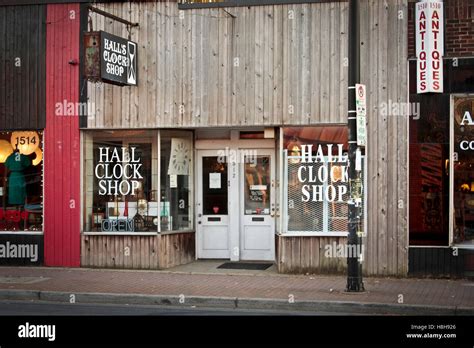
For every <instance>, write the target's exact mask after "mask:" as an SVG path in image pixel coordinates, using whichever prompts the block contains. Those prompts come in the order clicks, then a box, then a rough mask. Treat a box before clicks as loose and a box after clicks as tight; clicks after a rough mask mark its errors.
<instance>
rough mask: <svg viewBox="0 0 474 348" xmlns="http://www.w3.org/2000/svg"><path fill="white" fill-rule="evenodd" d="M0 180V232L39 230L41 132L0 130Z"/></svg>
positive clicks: (41, 193) (40, 209) (41, 208)
mask: <svg viewBox="0 0 474 348" xmlns="http://www.w3.org/2000/svg"><path fill="white" fill-rule="evenodd" d="M0 180H1V182H0V199H1V204H2V206H1V209H0V231H42V230H43V137H42V133H41V132H36V131H15V132H0Z"/></svg>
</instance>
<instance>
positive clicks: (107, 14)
mask: <svg viewBox="0 0 474 348" xmlns="http://www.w3.org/2000/svg"><path fill="white" fill-rule="evenodd" d="M87 8H88V10H89V11H91V12H95V13H97V14H100V15H102V16H104V17H107V18H110V19H113V20H114V21H117V22H120V23H123V24H125V25H128V26H130V27H138V26H139V24H138V23H132V22H130V21H127V20H126V19H123V18H120V17H118V16H116V15H113V14H111V13H108V12H105V11H102V10H99V9H98V8H96V7H94V6H88V7H87Z"/></svg>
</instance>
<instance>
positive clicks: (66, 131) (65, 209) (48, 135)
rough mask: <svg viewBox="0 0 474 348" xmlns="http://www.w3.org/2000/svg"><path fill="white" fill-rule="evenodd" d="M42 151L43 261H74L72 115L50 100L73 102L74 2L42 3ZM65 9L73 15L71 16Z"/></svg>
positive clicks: (76, 205) (75, 144)
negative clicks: (44, 30)
mask: <svg viewBox="0 0 474 348" xmlns="http://www.w3.org/2000/svg"><path fill="white" fill-rule="evenodd" d="M47 11H48V15H47V22H48V24H47V52H46V73H47V83H46V91H47V92H46V119H47V126H46V130H45V145H44V150H45V155H44V161H45V162H44V187H45V193H44V219H45V220H44V244H45V265H47V266H72V267H77V266H79V265H80V215H79V214H80V193H79V188H80V138H79V119H78V116H58V115H56V114H55V111H56V103H62V102H63V100H66V101H67V102H72V103H77V102H78V101H79V66H78V65H70V64H69V63H68V62H69V61H70V60H73V59H75V60H78V59H79V21H80V19H79V18H80V15H79V5H77V4H71V5H48V9H47ZM71 11H75V12H74V18H73V19H72V18H71Z"/></svg>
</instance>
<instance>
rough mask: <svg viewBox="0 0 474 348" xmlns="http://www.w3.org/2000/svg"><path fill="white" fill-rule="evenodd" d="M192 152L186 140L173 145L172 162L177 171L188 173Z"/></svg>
mask: <svg viewBox="0 0 474 348" xmlns="http://www.w3.org/2000/svg"><path fill="white" fill-rule="evenodd" d="M190 161H191V154H190V151H189V147H188V146H187V144H186V143H185V142H179V143H178V144H177V145H176V146H174V147H173V153H172V154H171V163H172V165H173V168H174V171H175V172H176V173H183V174H184V173H186V172H187V171H188V167H189V162H190Z"/></svg>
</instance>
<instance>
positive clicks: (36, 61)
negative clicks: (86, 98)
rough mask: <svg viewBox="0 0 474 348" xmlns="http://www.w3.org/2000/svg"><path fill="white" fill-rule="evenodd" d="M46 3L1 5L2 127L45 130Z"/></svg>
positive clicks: (0, 78) (0, 67)
mask: <svg viewBox="0 0 474 348" xmlns="http://www.w3.org/2000/svg"><path fill="white" fill-rule="evenodd" d="M45 46H46V6H45V5H40V6H33V5H32V6H6V7H1V6H0V129H2V130H14V129H44V127H45V119H46V107H45V105H46V97H45V90H46V84H45V81H46V64H45V57H46V47H45Z"/></svg>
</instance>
